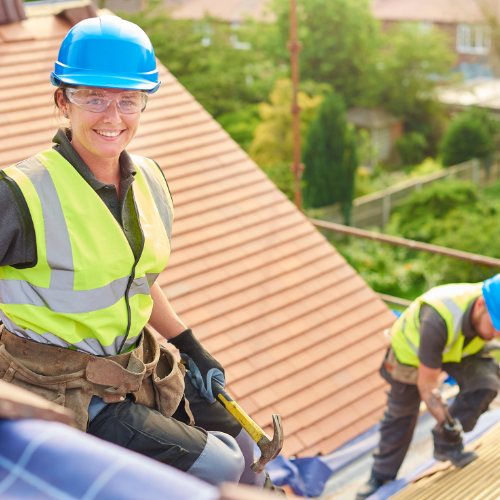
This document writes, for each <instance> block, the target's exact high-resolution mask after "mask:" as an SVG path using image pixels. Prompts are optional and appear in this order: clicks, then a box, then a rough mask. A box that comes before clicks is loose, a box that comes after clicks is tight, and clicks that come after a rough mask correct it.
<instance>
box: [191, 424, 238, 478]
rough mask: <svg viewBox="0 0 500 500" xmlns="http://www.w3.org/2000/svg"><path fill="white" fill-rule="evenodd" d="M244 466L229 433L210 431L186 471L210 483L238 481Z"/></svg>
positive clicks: (236, 444) (236, 445)
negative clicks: (193, 461)
mask: <svg viewBox="0 0 500 500" xmlns="http://www.w3.org/2000/svg"><path fill="white" fill-rule="evenodd" d="M244 468H245V459H244V457H243V453H242V451H241V450H240V447H239V446H238V443H237V442H236V440H235V439H234V438H233V437H231V436H230V435H229V434H225V433H223V432H217V431H210V432H208V434H207V442H206V444H205V448H204V449H203V451H202V453H201V455H200V456H199V457H198V459H197V460H196V462H195V463H194V464H193V465H192V466H191V467H190V468H189V469H188V470H187V471H186V472H187V473H188V474H191V475H192V476H196V477H197V478H199V479H203V480H204V481H207V482H208V483H211V484H215V485H217V484H220V483H223V482H231V483H238V482H239V480H240V477H241V475H242V474H243V470H244Z"/></svg>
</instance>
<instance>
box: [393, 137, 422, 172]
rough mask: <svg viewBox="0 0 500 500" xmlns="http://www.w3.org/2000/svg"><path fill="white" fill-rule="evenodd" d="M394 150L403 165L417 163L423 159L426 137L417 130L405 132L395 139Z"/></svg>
mask: <svg viewBox="0 0 500 500" xmlns="http://www.w3.org/2000/svg"><path fill="white" fill-rule="evenodd" d="M395 145H396V150H397V152H398V153H399V156H400V157H401V160H402V161H403V163H404V164H405V165H417V164H419V163H422V162H423V161H424V159H425V152H426V149H427V148H428V146H429V145H428V143H427V140H426V138H425V137H424V136H423V135H422V134H420V133H418V132H407V133H406V134H403V135H402V136H401V137H399V138H398V139H397V140H396V144H395Z"/></svg>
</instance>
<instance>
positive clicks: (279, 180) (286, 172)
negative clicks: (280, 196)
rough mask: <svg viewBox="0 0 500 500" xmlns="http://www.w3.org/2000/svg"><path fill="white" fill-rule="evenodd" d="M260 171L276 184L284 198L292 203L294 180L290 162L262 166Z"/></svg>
mask: <svg viewBox="0 0 500 500" xmlns="http://www.w3.org/2000/svg"><path fill="white" fill-rule="evenodd" d="M261 169H262V170H263V172H264V173H265V174H266V175H267V176H268V177H269V179H270V180H272V181H273V182H274V184H276V187H277V188H278V189H279V190H280V191H282V192H283V193H284V194H285V195H286V197H287V198H288V199H289V200H290V201H293V197H294V192H295V178H294V176H293V173H292V172H291V170H290V162H287V161H279V162H276V163H274V164H273V165H262V166H261Z"/></svg>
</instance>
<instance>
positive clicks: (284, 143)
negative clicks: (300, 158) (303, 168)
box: [250, 78, 328, 166]
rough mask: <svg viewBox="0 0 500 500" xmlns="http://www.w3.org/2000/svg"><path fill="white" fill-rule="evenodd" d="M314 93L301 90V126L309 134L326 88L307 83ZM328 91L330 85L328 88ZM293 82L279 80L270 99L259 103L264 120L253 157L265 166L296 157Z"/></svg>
mask: <svg viewBox="0 0 500 500" xmlns="http://www.w3.org/2000/svg"><path fill="white" fill-rule="evenodd" d="M306 87H307V88H308V90H309V92H311V94H312V95H310V94H308V93H306V92H304V91H300V92H299V93H298V95H297V100H298V103H299V106H300V108H301V113H300V128H301V133H302V135H303V136H305V135H306V133H307V129H308V127H309V124H310V123H311V121H312V119H313V118H314V116H315V114H316V111H317V109H318V107H319V105H320V104H321V101H322V100H323V93H324V91H325V87H324V86H321V85H314V84H313V83H311V82H308V83H306ZM327 90H328V87H327ZM291 104H292V82H291V80H289V79H286V78H284V79H280V80H277V81H276V83H275V85H274V87H273V89H272V91H271V93H270V94H269V102H262V103H260V104H259V109H260V117H261V123H260V124H259V125H258V126H257V128H256V129H255V134H254V140H253V142H252V145H251V147H250V156H251V157H252V158H253V159H254V160H255V161H256V162H257V163H258V164H259V165H261V166H270V165H273V164H275V163H278V162H291V161H292V156H293V134H292V113H291V112H290V107H291Z"/></svg>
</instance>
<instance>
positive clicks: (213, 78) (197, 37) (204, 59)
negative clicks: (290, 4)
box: [120, 2, 287, 117]
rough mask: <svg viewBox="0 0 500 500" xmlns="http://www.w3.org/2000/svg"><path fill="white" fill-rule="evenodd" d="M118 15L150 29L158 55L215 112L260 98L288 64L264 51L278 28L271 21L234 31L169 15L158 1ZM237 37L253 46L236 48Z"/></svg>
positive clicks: (222, 25)
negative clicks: (275, 60)
mask: <svg viewBox="0 0 500 500" xmlns="http://www.w3.org/2000/svg"><path fill="white" fill-rule="evenodd" d="M120 15H121V16H122V17H123V18H124V19H128V20H129V21H132V22H134V23H136V24H138V25H139V26H140V27H141V28H142V29H143V30H144V31H145V32H146V33H147V34H148V36H149V38H150V40H151V42H152V44H153V47H154V48H155V53H156V56H157V57H158V58H159V59H160V60H161V62H162V63H163V64H164V65H165V66H166V67H167V68H168V69H169V71H170V72H171V73H172V74H173V75H174V76H175V77H176V78H178V80H179V81H180V82H181V83H182V84H183V85H184V86H185V87H186V88H187V89H188V90H189V92H191V93H192V94H193V95H194V97H195V98H196V99H197V100H198V101H199V102H200V104H202V106H203V107H204V108H205V109H206V110H207V111H208V112H209V113H210V114H211V115H212V116H214V117H218V116H220V115H222V114H224V113H230V112H234V111H236V110H238V109H241V108H244V107H246V106H247V105H248V104H251V103H258V102H261V101H264V100H265V99H266V98H267V95H268V94H269V91H270V90H271V88H272V86H273V84H274V81H275V80H276V78H277V77H279V76H280V75H283V74H284V73H283V72H284V71H286V69H287V68H286V67H280V66H277V65H276V64H275V63H274V61H273V60H272V59H270V58H269V57H268V55H267V52H265V50H267V49H265V46H266V44H267V43H271V42H270V40H272V39H273V34H272V32H273V30H276V28H275V27H274V26H273V25H272V24H259V25H258V26H256V25H255V24H254V23H252V22H249V23H247V24H244V25H242V26H241V28H240V29H239V30H237V31H235V30H234V29H233V28H232V27H231V26H230V25H228V24H227V23H223V22H219V21H217V20H215V19H210V18H205V19H203V20H200V21H191V20H183V19H172V17H171V16H170V14H169V13H168V12H167V11H166V10H165V9H164V8H163V6H162V5H161V4H159V3H157V2H153V3H151V4H150V6H149V7H148V9H147V10H146V11H145V12H142V11H140V12H135V13H127V12H121V13H120ZM264 39H265V40H266V42H264V41H263V40H264ZM236 41H237V42H248V43H250V46H251V49H250V50H237V49H236V48H235V46H236V44H235V42H236Z"/></svg>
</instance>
